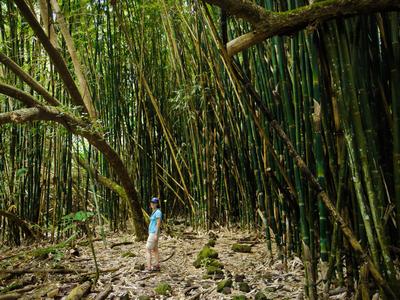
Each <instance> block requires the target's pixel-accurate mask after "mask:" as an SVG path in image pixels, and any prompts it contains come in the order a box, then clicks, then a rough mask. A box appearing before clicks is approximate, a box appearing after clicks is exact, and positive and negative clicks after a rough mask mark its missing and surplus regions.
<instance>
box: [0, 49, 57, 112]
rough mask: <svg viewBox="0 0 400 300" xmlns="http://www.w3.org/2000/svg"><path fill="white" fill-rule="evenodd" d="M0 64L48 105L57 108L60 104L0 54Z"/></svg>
mask: <svg viewBox="0 0 400 300" xmlns="http://www.w3.org/2000/svg"><path fill="white" fill-rule="evenodd" d="M0 62H1V63H3V64H4V65H5V66H6V67H7V68H9V69H10V70H11V71H12V72H13V73H14V74H15V75H17V76H18V77H19V78H21V79H22V80H23V81H25V82H26V83H27V84H28V85H29V86H30V87H31V88H32V89H34V90H35V91H36V92H37V93H38V94H39V95H41V96H42V97H43V98H44V99H45V100H46V101H47V102H48V103H49V104H51V105H54V106H59V105H60V102H59V101H58V100H57V99H56V98H54V97H53V96H52V95H50V94H49V92H47V90H46V89H45V88H44V87H42V86H41V85H40V83H39V82H37V81H36V80H35V79H33V78H32V77H31V76H30V75H29V74H28V73H26V72H25V71H24V70H23V69H22V68H21V67H20V66H18V65H17V64H16V63H15V62H14V61H13V60H12V59H11V58H9V57H8V56H6V55H5V54H4V53H2V52H0Z"/></svg>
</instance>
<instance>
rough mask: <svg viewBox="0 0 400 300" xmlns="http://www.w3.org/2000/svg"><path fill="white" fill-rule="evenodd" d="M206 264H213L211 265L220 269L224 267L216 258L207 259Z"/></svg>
mask: <svg viewBox="0 0 400 300" xmlns="http://www.w3.org/2000/svg"><path fill="white" fill-rule="evenodd" d="M207 266H213V267H216V268H220V269H223V268H224V265H223V264H222V263H221V262H220V261H218V260H216V259H211V260H209V261H208V262H207Z"/></svg>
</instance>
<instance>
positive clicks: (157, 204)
mask: <svg viewBox="0 0 400 300" xmlns="http://www.w3.org/2000/svg"><path fill="white" fill-rule="evenodd" d="M150 207H151V208H152V209H156V208H159V207H160V199H158V198H157V197H153V198H151V200H150Z"/></svg>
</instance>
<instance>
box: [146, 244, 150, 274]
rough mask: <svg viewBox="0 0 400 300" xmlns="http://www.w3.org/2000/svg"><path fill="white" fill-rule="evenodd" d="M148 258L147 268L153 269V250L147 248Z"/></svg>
mask: <svg viewBox="0 0 400 300" xmlns="http://www.w3.org/2000/svg"><path fill="white" fill-rule="evenodd" d="M146 258H147V270H150V269H151V250H150V249H146Z"/></svg>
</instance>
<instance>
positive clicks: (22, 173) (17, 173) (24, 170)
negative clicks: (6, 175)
mask: <svg viewBox="0 0 400 300" xmlns="http://www.w3.org/2000/svg"><path fill="white" fill-rule="evenodd" d="M27 172H28V169H27V168H21V169H18V170H17V172H16V173H15V177H16V178H17V179H19V178H20V177H22V176H24V175H25V174H26V173H27Z"/></svg>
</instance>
